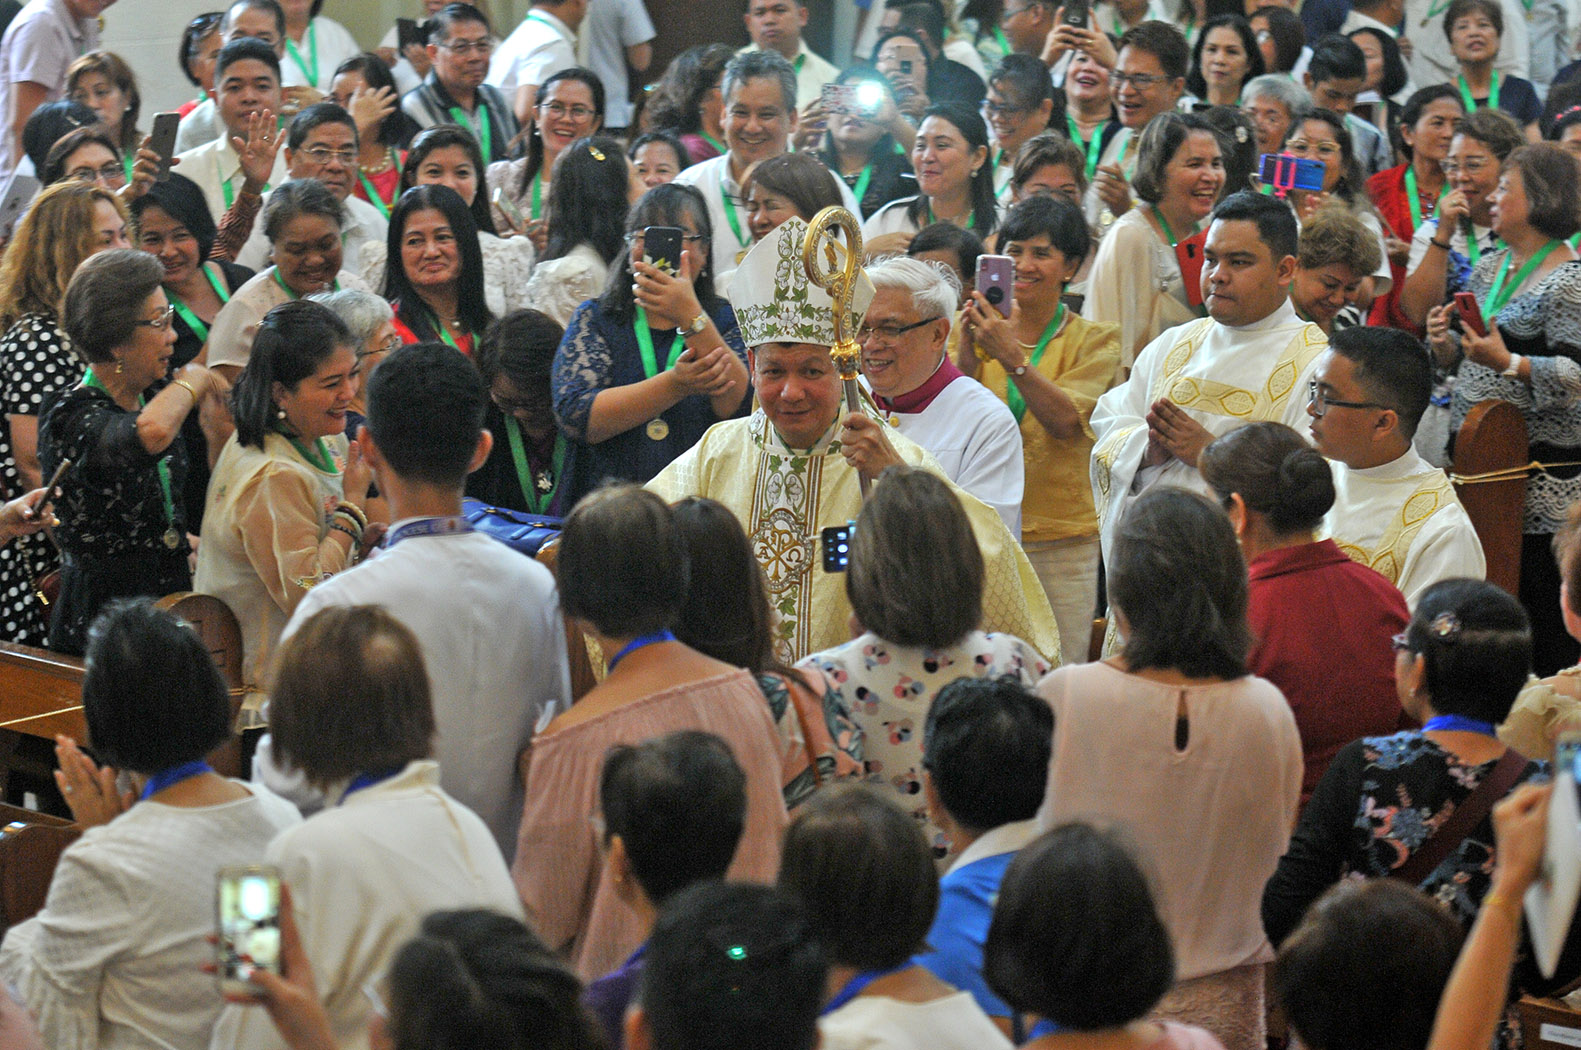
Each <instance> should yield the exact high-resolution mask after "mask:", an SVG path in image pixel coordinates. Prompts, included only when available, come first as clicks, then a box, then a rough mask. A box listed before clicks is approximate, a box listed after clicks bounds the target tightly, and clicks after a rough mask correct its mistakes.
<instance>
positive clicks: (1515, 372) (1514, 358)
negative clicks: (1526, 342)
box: [1499, 354, 1524, 379]
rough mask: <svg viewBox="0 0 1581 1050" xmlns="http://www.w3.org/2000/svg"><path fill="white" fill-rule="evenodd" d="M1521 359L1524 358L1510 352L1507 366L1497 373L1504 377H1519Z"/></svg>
mask: <svg viewBox="0 0 1581 1050" xmlns="http://www.w3.org/2000/svg"><path fill="white" fill-rule="evenodd" d="M1522 360H1524V358H1522V357H1521V355H1520V354H1511V355H1510V363H1509V366H1508V367H1506V368H1505V369H1504V371H1502V372H1500V373H1499V374H1500V375H1501V376H1504V377H1505V378H1506V379H1519V378H1520V377H1521V361H1522Z"/></svg>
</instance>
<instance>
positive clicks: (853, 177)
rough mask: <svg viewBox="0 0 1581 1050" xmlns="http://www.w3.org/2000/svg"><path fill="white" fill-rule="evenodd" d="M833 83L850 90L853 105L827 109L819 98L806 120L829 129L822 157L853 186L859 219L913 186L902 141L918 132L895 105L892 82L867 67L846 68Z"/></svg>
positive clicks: (904, 194)
mask: <svg viewBox="0 0 1581 1050" xmlns="http://www.w3.org/2000/svg"><path fill="white" fill-rule="evenodd" d="M835 83H836V84H842V85H849V86H850V87H851V88H852V90H853V91H854V93H855V98H854V99H853V106H852V108H851V109H848V110H847V111H846V112H844V113H824V112H823V106H822V102H821V100H820V101H815V102H813V103H812V104H811V107H810V108H809V111H808V116H807V118H806V121H805V122H806V123H810V124H814V125H816V124H818V123H820V122H821V124H822V125H823V128H824V129H825V130H827V132H828V135H827V136H826V137H823V147H822V149H821V150H820V151H819V153H818V157H819V159H821V160H822V161H823V163H824V165H825V166H826V167H827V168H828V169H829V170H830V171H832V172H834V173H835V174H836V175H837V176H839V177H840V178H841V179H842V180H843V181H844V182H845V184H846V185H847V186H849V187H850V188H851V195H852V196H853V197H855V198H856V203H857V206H858V207H859V208H860V209H861V215H859V216H858V218H860V219H866V218H870V217H871V216H873V215H876V214H878V211H879V209H880V208H882V207H883V206H884V205H886V204H888V203H889V202H891V201H895V200H899V199H900V198H902V197H906V196H909V195H910V194H911V191H912V190H913V189H915V187H916V183H915V181H914V178H913V176H912V172H911V160H910V157H909V156H908V155H907V153H906V151H905V149H904V148H903V147H902V146H901V145H900V143H901V142H907V143H909V142H910V141H911V140H912V139H913V138H914V137H915V135H916V132H915V129H914V128H913V127H912V125H911V123H910V121H908V120H907V119H906V118H905V117H903V116H901V115H900V111H899V110H898V109H896V108H895V99H894V96H893V95H892V94H891V93H890V88H889V81H888V80H886V79H884V78H883V77H881V76H876V75H874V74H873V73H872V72H871V71H868V70H861V69H848V70H845V71H844V72H842V73H841V74H840V75H839V77H837V78H836V79H835ZM875 96H876V98H875ZM897 136H899V137H898V138H897ZM819 137H820V135H818V134H815V135H814V136H813V139H812V141H811V142H809V143H808V146H812V145H816V143H817V139H818V138H819ZM804 148H805V147H804Z"/></svg>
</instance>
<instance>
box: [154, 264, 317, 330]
mask: <svg viewBox="0 0 1581 1050" xmlns="http://www.w3.org/2000/svg"><path fill="white" fill-rule="evenodd" d="M199 269H201V270H202V271H203V276H205V277H207V278H208V279H209V285H210V287H212V288H213V289H214V294H215V295H217V296H219V297H220V305H221V306H224V305H225V304H226V303H228V302H230V301H231V297H230V293H229V292H227V291H226V290H225V286H224V285H222V284H220V279H219V278H218V277H216V276H214V271H213V270H211V269H209V264H208V263H204V264H203V265H202V266H201V267H199ZM289 290H290V289H287V291H289ZM165 298H166V299H169V300H170V308H171V309H172V310H174V311H176V313H177V314H179V315H180V316H181V319H182V320H183V321H185V322H187V327H188V328H190V329H192V332H193V334H194V335H196V336H197V337H198V339H199V341H201V342H205V343H206V342H208V341H209V326H208V325H206V324H204V323H203V318H201V317H199V316H198V315H197V314H195V313H193V312H192V308H191V307H190V306H188V305H187V304H186V303H184V302H182V301H181V299H180V298H179V297H178V296H177V295H176V293H175V292H172V291H171V290H170V289H168V288H167V289H165Z"/></svg>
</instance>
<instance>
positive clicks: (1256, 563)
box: [1246, 540, 1411, 805]
mask: <svg viewBox="0 0 1581 1050" xmlns="http://www.w3.org/2000/svg"><path fill="white" fill-rule="evenodd" d="M1246 568H1247V574H1248V576H1249V579H1250V582H1249V586H1248V592H1247V599H1248V601H1247V609H1246V620H1247V624H1248V625H1249V626H1250V627H1251V629H1252V635H1253V637H1255V638H1256V644H1255V646H1254V647H1253V649H1252V653H1251V656H1250V657H1249V658H1248V659H1247V668H1248V670H1250V671H1251V673H1252V674H1255V675H1257V676H1258V677H1260V678H1266V679H1268V680H1269V681H1270V682H1272V683H1273V684H1274V685H1276V686H1278V687H1279V691H1280V692H1282V693H1284V694H1285V700H1286V701H1288V702H1289V704H1290V710H1291V713H1292V714H1294V715H1295V719H1296V730H1297V731H1298V732H1299V733H1300V734H1301V751H1302V756H1303V758H1304V759H1305V762H1306V767H1305V770H1304V772H1303V774H1302V777H1301V804H1302V805H1305V804H1306V800H1307V799H1308V798H1310V797H1311V795H1312V792H1313V790H1314V789H1315V788H1316V787H1317V784H1318V781H1319V780H1322V779H1323V772H1324V770H1326V769H1328V765H1329V763H1330V762H1331V761H1333V759H1334V756H1335V755H1336V754H1338V753H1339V750H1340V749H1341V748H1342V747H1344V746H1345V745H1346V744H1348V743H1350V742H1351V741H1352V740H1355V739H1357V738H1358V737H1364V736H1387V735H1388V734H1390V733H1393V732H1395V731H1397V730H1398V729H1400V728H1401V727H1402V726H1403V725H1406V724H1408V723H1406V722H1404V721H1402V720H1403V719H1404V718H1405V716H1404V714H1403V713H1402V712H1401V710H1400V699H1399V695H1398V694H1397V693H1396V692H1395V688H1394V648H1393V647H1392V646H1391V645H1390V644H1389V639H1390V638H1391V637H1393V636H1394V635H1396V634H1398V633H1399V632H1401V631H1403V630H1405V627H1406V624H1407V623H1409V622H1410V619H1411V613H1410V610H1409V609H1407V608H1406V605H1405V599H1404V598H1403V597H1402V596H1401V595H1400V592H1399V591H1398V590H1397V589H1396V588H1395V586H1394V584H1392V583H1390V582H1389V581H1388V580H1387V579H1385V578H1384V577H1383V575H1382V574H1381V573H1378V572H1375V571H1374V570H1372V569H1369V568H1367V567H1366V566H1365V565H1361V564H1359V563H1357V562H1354V561H1351V560H1350V558H1348V557H1346V555H1345V552H1344V551H1342V550H1340V549H1339V547H1338V546H1337V545H1336V544H1335V543H1334V541H1333V540H1323V541H1322V542H1320V543H1305V544H1302V545H1300V546H1298V547H1286V548H1284V549H1282V550H1273V551H1267V552H1266V553H1263V554H1259V555H1258V556H1257V557H1255V558H1253V559H1252V561H1251V564H1250V565H1248V566H1247V567H1246Z"/></svg>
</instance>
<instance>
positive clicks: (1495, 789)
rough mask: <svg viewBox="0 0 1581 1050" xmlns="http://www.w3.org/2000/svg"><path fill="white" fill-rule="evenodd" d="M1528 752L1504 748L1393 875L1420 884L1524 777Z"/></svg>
mask: <svg viewBox="0 0 1581 1050" xmlns="http://www.w3.org/2000/svg"><path fill="white" fill-rule="evenodd" d="M1526 761H1527V759H1526V756H1525V755H1523V754H1521V753H1520V752H1519V751H1517V750H1515V749H1514V748H1513V747H1507V748H1505V749H1504V756H1503V757H1502V758H1500V759H1499V760H1498V762H1497V763H1495V764H1494V766H1493V768H1492V769H1490V770H1489V771H1488V775H1487V776H1486V777H1484V778H1483V780H1482V783H1480V784H1478V785H1477V786H1476V788H1475V789H1473V791H1472V792H1471V794H1469V795H1467V796H1466V798H1465V801H1463V802H1461V804H1460V805H1458V806H1456V807H1455V811H1454V812H1453V813H1451V814H1450V815H1449V819H1448V820H1446V821H1444V823H1443V824H1441V825H1439V828H1438V830H1437V831H1436V832H1434V833H1433V834H1432V835H1430V836H1428V839H1427V841H1426V842H1424V843H1423V844H1422V845H1420V846H1418V847H1417V848H1416V850H1415V851H1413V852H1412V854H1411V855H1410V857H1408V858H1406V861H1405V863H1404V864H1401V865H1400V866H1399V867H1397V868H1395V869H1394V870H1393V871H1391V872H1389V875H1390V876H1391V877H1393V878H1396V879H1399V880H1400V881H1401V882H1407V883H1410V884H1411V885H1412V886H1420V885H1421V884H1422V883H1423V882H1425V881H1426V880H1427V877H1428V876H1429V875H1431V874H1433V872H1434V871H1435V870H1437V868H1438V866H1439V865H1440V864H1442V863H1443V862H1444V858H1445V857H1447V856H1449V854H1450V851H1451V850H1453V849H1454V848H1455V847H1456V846H1459V845H1460V844H1461V842H1463V841H1465V838H1466V836H1467V835H1469V834H1471V830H1472V829H1473V828H1475V827H1476V826H1477V825H1478V824H1480V823H1482V820H1483V818H1484V817H1486V816H1487V815H1488V814H1489V813H1491V812H1492V811H1493V805H1494V803H1496V802H1498V800H1499V799H1501V798H1503V797H1504V796H1505V795H1507V794H1509V793H1510V789H1511V788H1512V787H1514V786H1515V782H1516V781H1517V780H1519V779H1520V775H1521V772H1522V771H1523V770H1525V768H1526Z"/></svg>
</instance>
